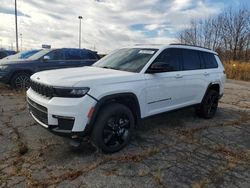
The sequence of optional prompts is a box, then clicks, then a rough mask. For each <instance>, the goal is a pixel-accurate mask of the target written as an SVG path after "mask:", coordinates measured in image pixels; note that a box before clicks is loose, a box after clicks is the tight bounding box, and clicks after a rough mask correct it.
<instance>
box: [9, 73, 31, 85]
mask: <svg viewBox="0 0 250 188" xmlns="http://www.w3.org/2000/svg"><path fill="white" fill-rule="evenodd" d="M10 84H11V86H12V87H13V88H15V89H28V88H29V87H30V75H29V74H28V73H25V72H20V73H16V74H15V75H14V76H13V77H12V79H11V82H10Z"/></svg>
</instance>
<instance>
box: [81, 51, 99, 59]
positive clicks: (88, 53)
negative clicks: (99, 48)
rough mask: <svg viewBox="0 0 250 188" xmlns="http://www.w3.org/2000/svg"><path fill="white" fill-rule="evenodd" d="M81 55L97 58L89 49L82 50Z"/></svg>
mask: <svg viewBox="0 0 250 188" xmlns="http://www.w3.org/2000/svg"><path fill="white" fill-rule="evenodd" d="M81 56H82V58H83V59H96V57H95V56H94V54H92V53H91V52H88V51H82V53H81Z"/></svg>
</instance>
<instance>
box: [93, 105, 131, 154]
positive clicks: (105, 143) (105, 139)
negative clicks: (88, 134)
mask: <svg viewBox="0 0 250 188" xmlns="http://www.w3.org/2000/svg"><path fill="white" fill-rule="evenodd" d="M133 128H134V117H133V114H132V112H131V110H130V109H129V108H128V107H126V106H125V105H122V104H118V103H113V104H109V105H106V106H105V107H104V108H103V109H102V110H101V112H100V113H99V115H98V117H97V120H96V123H95V125H94V129H93V132H92V140H93V142H94V143H95V144H96V146H98V147H99V148H100V149H101V150H102V151H103V152H105V153H114V152H117V151H119V150H121V149H122V148H124V147H125V146H126V145H127V144H128V143H129V141H130V137H131V133H132V131H133Z"/></svg>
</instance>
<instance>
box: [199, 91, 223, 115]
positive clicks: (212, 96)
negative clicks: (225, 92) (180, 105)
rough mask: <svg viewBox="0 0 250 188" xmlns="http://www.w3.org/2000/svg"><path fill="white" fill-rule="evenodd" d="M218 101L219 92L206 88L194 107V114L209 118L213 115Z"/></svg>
mask: <svg viewBox="0 0 250 188" xmlns="http://www.w3.org/2000/svg"><path fill="white" fill-rule="evenodd" d="M218 102H219V94H218V92H217V91H215V90H208V92H207V93H206V95H205V97H204V98H203V100H202V103H201V104H200V105H199V107H197V108H196V114H197V115H198V116H200V117H202V118H205V119H210V118H212V117H214V115H215V113H216V111H217V107H218Z"/></svg>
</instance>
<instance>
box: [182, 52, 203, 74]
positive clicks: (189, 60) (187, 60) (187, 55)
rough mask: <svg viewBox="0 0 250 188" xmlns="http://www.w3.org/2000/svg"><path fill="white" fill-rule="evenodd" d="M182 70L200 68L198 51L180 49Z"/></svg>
mask: <svg viewBox="0 0 250 188" xmlns="http://www.w3.org/2000/svg"><path fill="white" fill-rule="evenodd" d="M182 59H183V60H182V61H183V65H182V67H183V70H197V69H201V61H200V56H199V52H198V51H197V50H189V49H183V50H182Z"/></svg>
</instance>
